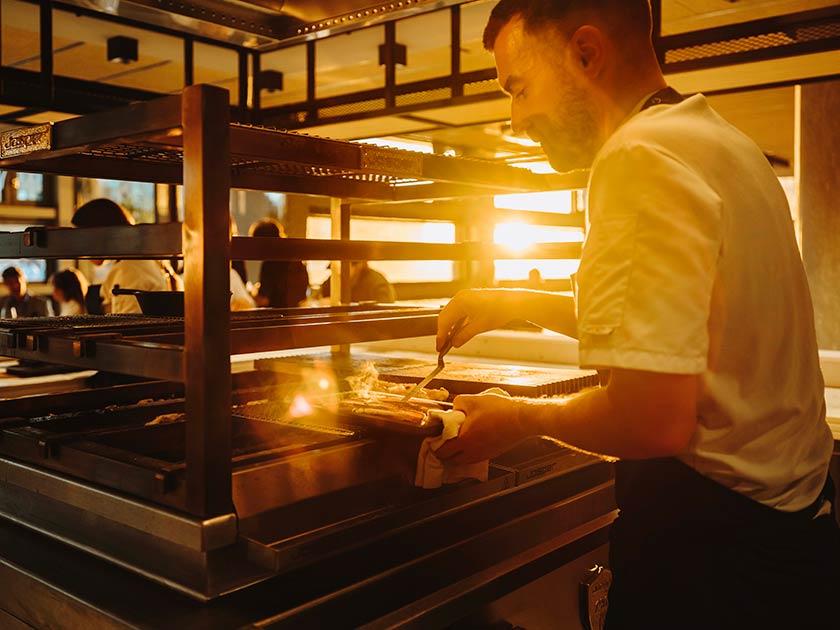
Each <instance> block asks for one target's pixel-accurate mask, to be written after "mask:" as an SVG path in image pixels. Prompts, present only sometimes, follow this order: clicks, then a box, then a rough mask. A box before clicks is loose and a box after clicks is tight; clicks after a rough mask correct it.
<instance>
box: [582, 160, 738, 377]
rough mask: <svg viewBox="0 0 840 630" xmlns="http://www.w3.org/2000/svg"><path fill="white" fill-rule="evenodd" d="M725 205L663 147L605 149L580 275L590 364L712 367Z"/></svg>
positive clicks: (692, 370) (680, 370)
mask: <svg viewBox="0 0 840 630" xmlns="http://www.w3.org/2000/svg"><path fill="white" fill-rule="evenodd" d="M721 205H722V204H721V200H720V197H719V196H718V195H717V194H716V193H715V192H714V190H712V189H711V187H710V186H709V185H708V184H707V183H706V182H704V181H703V180H702V179H701V178H700V177H699V176H698V174H697V173H696V172H695V171H693V170H692V169H691V168H690V167H688V166H687V165H686V164H684V163H683V162H681V161H680V160H679V159H677V158H676V157H675V156H673V155H671V154H669V153H667V152H665V151H664V150H661V149H659V148H656V147H650V146H646V145H634V146H623V147H620V148H617V149H614V150H612V151H611V152H610V153H609V154H607V155H605V156H602V157H601V158H599V160H598V162H597V163H596V164H595V166H594V167H593V171H592V176H591V181H590V192H589V222H588V223H589V226H588V231H587V237H586V241H585V243H584V247H583V252H582V254H581V262H580V268H579V270H578V273H577V276H576V279H575V282H576V285H577V286H576V299H577V312H578V334H579V339H580V363H581V365H582V366H585V367H617V368H627V369H638V370H647V371H653V372H664V373H675V374H698V373H700V372H702V371H703V370H705V369H706V365H707V355H708V348H709V332H708V321H709V311H710V304H711V296H712V291H713V287H714V283H715V278H716V274H717V265H718V258H719V255H720V250H721V242H722V231H723V230H722V211H721Z"/></svg>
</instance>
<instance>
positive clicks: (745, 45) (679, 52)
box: [665, 22, 840, 64]
mask: <svg viewBox="0 0 840 630" xmlns="http://www.w3.org/2000/svg"><path fill="white" fill-rule="evenodd" d="M836 37H840V22H825V23H822V24H815V25H811V26H803V27H798V28H795V29H792V30H790V31H786V30H782V29H779V30H776V31H773V32H768V33H761V34H758V35H750V36H747V37H737V38H732V39H726V40H722V41H717V42H710V43H707V44H698V45H696V46H685V47H681V48H674V49H671V50H668V51H666V52H665V63H666V64H676V63H681V62H686V61H696V60H700V59H710V58H714V57H723V56H727V55H737V54H741V53H748V52H753V51H758V50H767V49H771V48H781V47H785V46H791V45H795V44H802V43H805V42H815V41H821V40H827V39H833V38H836Z"/></svg>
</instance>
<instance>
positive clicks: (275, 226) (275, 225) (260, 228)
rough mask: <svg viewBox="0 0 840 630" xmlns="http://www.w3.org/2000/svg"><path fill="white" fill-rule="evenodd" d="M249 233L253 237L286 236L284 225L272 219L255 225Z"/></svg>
mask: <svg viewBox="0 0 840 630" xmlns="http://www.w3.org/2000/svg"><path fill="white" fill-rule="evenodd" d="M249 232H250V235H251V236H284V232H283V225H282V224H281V223H280V222H279V221H278V220H277V219H272V218H271V217H269V218H267V219H263V220H262V221H257V222H256V223H254V225H252V226H251V229H250V230H249Z"/></svg>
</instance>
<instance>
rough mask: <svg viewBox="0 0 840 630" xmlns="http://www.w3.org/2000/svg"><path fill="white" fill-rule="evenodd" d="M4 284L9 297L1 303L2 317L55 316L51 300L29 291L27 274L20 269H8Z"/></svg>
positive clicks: (4, 271) (5, 270) (0, 312)
mask: <svg viewBox="0 0 840 630" xmlns="http://www.w3.org/2000/svg"><path fill="white" fill-rule="evenodd" d="M3 284H5V285H6V288H7V289H8V290H9V295H7V296H6V297H5V298H3V300H2V302H0V317H49V316H51V315H52V314H53V309H52V304H50V301H49V300H47V299H45V298H43V297H40V296H38V295H33V294H32V293H31V292H30V291H29V287H28V283H27V281H26V274H24V273H23V269H21V268H20V267H15V266H11V267H6V268H5V269H4V270H3Z"/></svg>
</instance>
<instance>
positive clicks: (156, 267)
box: [72, 198, 184, 313]
mask: <svg viewBox="0 0 840 630" xmlns="http://www.w3.org/2000/svg"><path fill="white" fill-rule="evenodd" d="M72 223H73V225H75V226H76V227H85V228H87V227H115V226H120V225H134V218H133V217H132V216H131V215H130V214H129V213H128V211H127V210H126V209H125V208H123V207H122V206H120V205H119V204H117V203H114V202H113V201H111V200H110V199H103V198H100V199H93V200H91V201H88V202H87V203H86V204H84V205H82V206H79V208H78V209H77V210H76V212H75V213H74V214H73V219H72ZM92 262H93V264H95V265H101V264H103V263H104V262H105V261H104V260H94V261H92ZM116 285H119V286H120V287H122V288H123V289H140V290H143V291H181V290H183V288H184V285H183V282H182V281H181V279H180V278H179V277H178V276H177V275H176V274H175V272H174V271H173V270H172V267H171V266H170V265H169V263H168V262H166V261H163V260H116V261H114V263H113V265H112V267H111V270H110V271H109V272H108V277H107V278H105V282H103V283H102V286H101V287H100V289H99V295H100V297H101V299H102V305H103V307H104V312H106V313H140V312H141V310H140V304H139V303H138V302H137V298H135V297H134V296H133V295H114V294H113V293H112V290H113V288H114V286H116Z"/></svg>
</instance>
